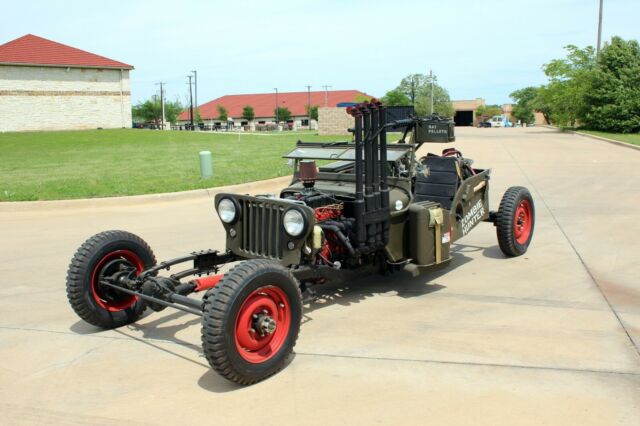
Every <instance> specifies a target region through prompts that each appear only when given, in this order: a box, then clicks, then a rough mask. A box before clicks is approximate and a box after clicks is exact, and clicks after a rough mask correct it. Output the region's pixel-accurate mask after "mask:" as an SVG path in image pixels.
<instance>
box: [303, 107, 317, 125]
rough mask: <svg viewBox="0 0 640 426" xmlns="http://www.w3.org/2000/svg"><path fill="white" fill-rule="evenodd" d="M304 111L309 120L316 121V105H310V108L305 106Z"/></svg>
mask: <svg viewBox="0 0 640 426" xmlns="http://www.w3.org/2000/svg"><path fill="white" fill-rule="evenodd" d="M306 109H307V115H308V116H309V118H310V119H311V120H316V121H318V105H311V108H309V105H307V107H306Z"/></svg>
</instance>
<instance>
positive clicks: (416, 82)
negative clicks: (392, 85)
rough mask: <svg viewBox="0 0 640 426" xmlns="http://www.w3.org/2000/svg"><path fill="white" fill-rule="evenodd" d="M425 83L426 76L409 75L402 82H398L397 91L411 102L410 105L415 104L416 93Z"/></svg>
mask: <svg viewBox="0 0 640 426" xmlns="http://www.w3.org/2000/svg"><path fill="white" fill-rule="evenodd" d="M426 82H427V76H426V75H424V74H409V75H408V76H406V77H405V78H403V79H402V80H400V84H399V85H398V87H397V89H398V90H400V91H401V92H402V93H404V94H405V95H406V96H407V97H408V98H409V100H410V101H411V105H414V106H415V104H416V102H417V100H418V93H419V92H420V89H421V88H422V87H423V86H424V85H425V83H426Z"/></svg>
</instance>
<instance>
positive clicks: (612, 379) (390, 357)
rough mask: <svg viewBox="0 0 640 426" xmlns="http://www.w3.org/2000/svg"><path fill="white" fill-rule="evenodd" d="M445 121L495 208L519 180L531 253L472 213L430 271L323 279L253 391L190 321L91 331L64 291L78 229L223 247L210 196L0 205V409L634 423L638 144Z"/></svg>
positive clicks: (181, 317)
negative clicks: (518, 252) (286, 358)
mask: <svg viewBox="0 0 640 426" xmlns="http://www.w3.org/2000/svg"><path fill="white" fill-rule="evenodd" d="M457 134H458V141H457V142H456V144H455V146H456V147H457V148H458V149H460V150H462V151H463V152H464V153H465V154H466V155H467V156H468V157H470V158H473V159H475V161H476V163H475V164H476V165H477V166H478V167H491V168H493V172H492V180H491V192H492V193H491V202H492V206H493V208H497V206H498V203H499V200H500V197H501V196H502V193H503V192H504V190H505V189H506V188H507V187H508V186H511V185H524V186H528V187H529V188H530V190H531V192H532V193H533V197H534V199H535V202H536V213H537V223H536V229H535V235H534V238H533V242H532V246H531V247H530V250H529V252H528V253H527V254H526V255H525V256H522V257H519V258H515V259H506V258H504V257H503V256H502V254H501V252H500V250H499V248H498V246H497V241H496V236H495V229H494V228H493V227H492V226H491V225H489V224H481V225H480V226H479V227H478V228H477V229H476V230H475V231H474V232H472V233H471V234H470V235H469V236H467V237H465V238H464V239H463V240H461V241H460V243H461V244H458V245H456V246H455V249H454V255H453V256H454V260H453V262H452V265H451V266H450V267H449V268H448V269H445V270H443V271H439V272H436V273H432V274H429V275H425V276H421V277H419V278H411V277H410V276H409V275H407V274H402V273H401V274H398V275H395V276H393V277H391V278H388V277H373V278H368V279H365V280H363V281H361V282H357V283H351V284H349V285H347V286H343V287H330V286H329V287H327V288H325V289H324V296H323V298H322V299H321V300H320V301H318V302H317V303H313V304H312V305H309V306H307V307H306V308H305V310H304V319H303V325H302V330H301V334H300V338H299V340H298V344H297V346H296V348H295V356H293V357H292V359H291V362H290V364H289V365H288V367H287V368H286V369H285V370H284V371H283V372H281V373H280V374H278V375H276V376H274V377H272V378H271V379H269V380H267V381H265V382H262V383H260V384H257V385H254V386H251V387H239V386H236V385H234V384H231V383H228V382H226V381H225V380H224V379H221V378H220V377H218V376H217V375H216V374H214V373H213V372H212V371H211V370H210V369H209V367H208V365H207V362H206V360H205V359H204V357H203V355H202V353H201V349H200V325H199V318H194V317H192V316H190V315H188V314H183V313H182V312H175V311H171V310H165V311H163V312H161V313H154V314H152V315H147V316H145V318H143V319H142V320H141V321H140V322H139V323H136V324H133V325H131V326H128V327H125V328H122V329H119V330H112V331H99V330H97V329H95V328H94V327H92V326H89V325H87V324H85V323H83V322H81V321H79V320H78V318H77V317H76V316H75V314H74V313H73V312H72V311H71V309H70V308H69V307H68V304H67V301H66V295H65V289H64V282H65V273H66V268H67V265H68V262H69V260H70V258H71V256H72V254H73V252H74V251H75V249H76V248H77V246H78V245H80V244H81V243H82V241H84V239H86V238H87V237H88V236H90V235H91V234H94V233H96V232H99V231H102V230H105V229H127V230H129V231H132V232H134V233H136V234H138V235H140V236H142V237H143V238H144V239H146V240H147V241H148V242H149V244H150V245H151V247H153V248H154V250H155V252H156V256H157V257H158V258H159V259H163V258H170V257H173V256H177V255H181V254H184V253H186V252H190V251H192V250H195V249H201V248H210V247H211V248H221V247H222V246H223V244H224V234H223V230H222V227H221V226H220V225H219V223H218V218H217V215H215V212H214V211H213V204H212V200H211V196H210V195H206V194H205V192H200V193H199V194H201V195H192V196H190V197H184V198H175V199H174V198H171V199H165V198H162V197H159V198H153V199H151V200H149V199H148V198H143V199H139V198H133V199H121V200H118V201H116V202H113V201H101V200H99V201H88V202H87V201H81V202H65V203H33V204H22V205H19V206H15V205H13V204H6V203H5V204H0V257H1V258H2V263H0V276H1V277H2V286H0V360H2V363H1V364H0V419H2V420H1V422H2V423H3V424H12V425H13V424H74V425H75V424H91V425H103V424H104V425H111V424H114V425H115V424H118V425H121V424H132V425H133V424H156V425H158V424H160V425H172V424H185V425H186V424H198V423H202V424H204V423H207V424H220V425H227V424H244V425H246V424H260V425H271V424H278V425H282V424H337V423H342V424H372V423H382V424H446V425H456V424H474V425H483V424H486V425H498V424H509V425H512V424H518V425H523V424H531V425H540V424H547V425H552V424H557V425H567V424H575V425H613V424H616V425H618V424H634V425H638V424H640V354H639V347H640V283H639V279H638V277H640V261H639V260H638V259H639V258H640V245H639V243H638V236H639V235H640V224H639V219H638V218H640V197H639V195H638V193H639V192H638V183H639V182H640V151H638V150H634V149H630V148H626V147H620V146H617V145H612V144H609V143H606V142H602V141H597V140H593V139H589V138H586V137H582V136H577V135H570V134H560V133H556V132H554V131H552V130H550V129H546V128H529V129H473V128H460V129H457ZM432 148H433V149H434V150H436V151H437V150H440V149H441V146H438V145H436V146H434V147H432ZM279 182H283V180H282V179H280V180H279ZM278 186H279V185H278V184H277V183H276V184H274V183H273V182H271V183H269V182H268V183H260V184H254V185H251V186H250V187H248V188H241V189H239V191H241V192H265V191H267V190H272V191H275V190H277V188H278ZM27 206H28V207H27Z"/></svg>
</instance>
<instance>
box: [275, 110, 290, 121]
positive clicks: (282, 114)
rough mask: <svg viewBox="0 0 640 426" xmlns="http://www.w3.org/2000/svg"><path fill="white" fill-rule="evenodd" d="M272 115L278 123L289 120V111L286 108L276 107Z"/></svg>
mask: <svg viewBox="0 0 640 426" xmlns="http://www.w3.org/2000/svg"><path fill="white" fill-rule="evenodd" d="M273 115H274V116H275V117H278V120H280V121H289V120H291V111H289V108H287V107H278V108H274V110H273Z"/></svg>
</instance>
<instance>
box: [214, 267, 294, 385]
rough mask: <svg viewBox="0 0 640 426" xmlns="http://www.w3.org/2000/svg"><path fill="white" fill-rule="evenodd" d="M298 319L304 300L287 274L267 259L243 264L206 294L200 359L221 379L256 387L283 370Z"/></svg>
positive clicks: (291, 345)
mask: <svg viewBox="0 0 640 426" xmlns="http://www.w3.org/2000/svg"><path fill="white" fill-rule="evenodd" d="M301 318H302V295H301V294H300V288H299V284H298V281H297V280H296V279H295V277H294V276H293V275H292V274H291V271H290V270H289V269H287V268H285V267H283V266H281V265H280V264H278V263H275V262H272V261H268V260H262V259H255V260H247V261H244V262H242V263H240V264H239V265H237V266H236V267H234V268H233V269H231V271H229V272H228V273H226V274H225V275H224V277H223V278H222V279H221V280H220V282H219V283H218V285H217V286H215V287H214V288H212V289H210V290H208V291H207V293H206V294H205V297H204V315H203V317H202V348H203V350H204V354H205V356H206V358H207V360H208V361H209V364H210V365H211V367H212V368H213V369H214V370H215V371H216V372H217V373H218V374H220V375H221V376H223V377H224V378H226V379H228V380H230V381H232V382H235V383H239V384H242V385H249V384H253V383H256V382H259V381H261V380H264V379H266V378H268V377H270V376H272V375H274V374H275V373H277V372H278V371H280V370H281V369H282V368H283V367H284V365H285V363H286V360H287V358H288V357H289V355H290V354H291V352H292V351H293V347H294V346H295V344H296V340H297V339H298V332H299V330H300V321H301ZM270 326H271V327H272V328H270Z"/></svg>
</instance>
